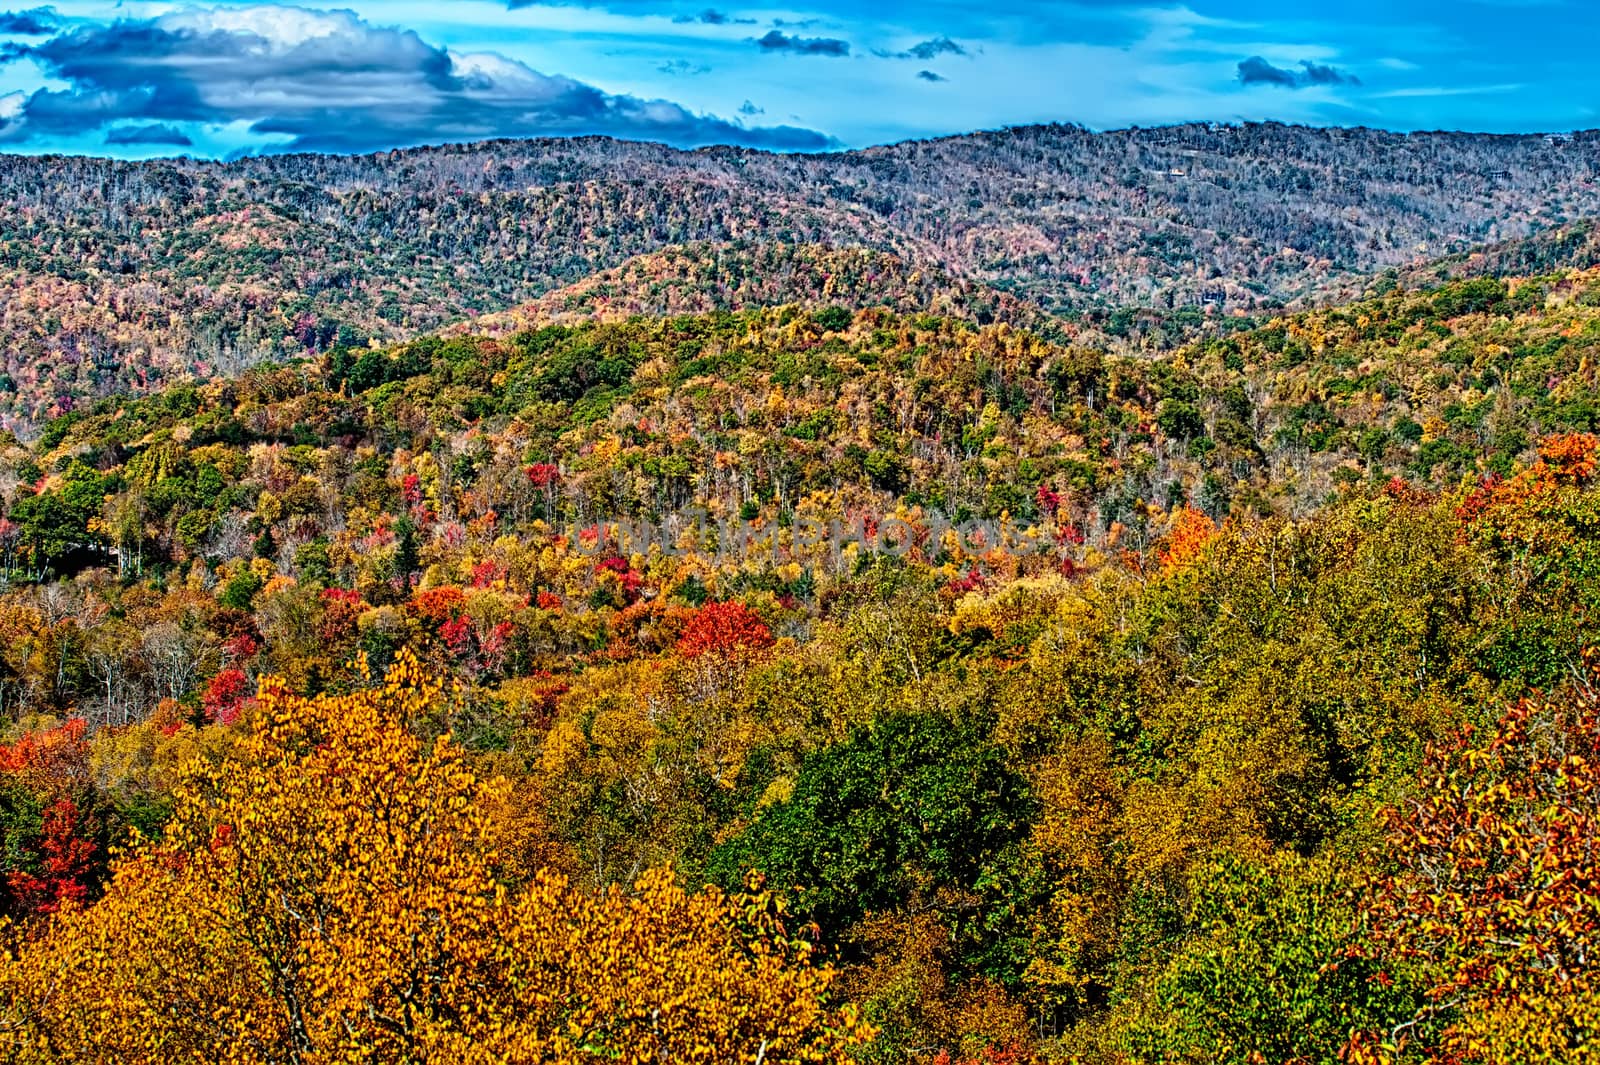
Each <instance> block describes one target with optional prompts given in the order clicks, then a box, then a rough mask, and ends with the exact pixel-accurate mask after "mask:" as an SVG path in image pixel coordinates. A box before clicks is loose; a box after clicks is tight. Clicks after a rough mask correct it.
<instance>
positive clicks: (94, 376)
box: [0, 125, 1600, 428]
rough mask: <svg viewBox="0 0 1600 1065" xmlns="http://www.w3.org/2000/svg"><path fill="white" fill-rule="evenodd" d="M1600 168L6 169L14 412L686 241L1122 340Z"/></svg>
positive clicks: (647, 161)
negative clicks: (831, 266) (855, 265)
mask: <svg viewBox="0 0 1600 1065" xmlns="http://www.w3.org/2000/svg"><path fill="white" fill-rule="evenodd" d="M1597 155H1600V136H1597V135H1595V134H1590V133H1584V134H1577V135H1574V136H1572V137H1562V138H1545V137H1535V136H1520V137H1502V136H1493V137H1491V136H1475V135H1468V134H1412V135H1399V134H1390V133H1382V132H1376V131H1371V130H1318V129H1306V128H1299V127H1286V126H1278V125H1250V126H1241V127H1232V126H1224V127H1216V126H1203V125H1190V126H1177V127H1170V128H1162V129H1153V130H1137V129H1135V130H1125V131H1116V132H1110V133H1090V132H1088V131H1085V130H1082V129H1078V128H1073V127H1059V126H1051V127H1028V128H1019V129H1011V130H1003V131H998V132H994V133H982V134H973V135H970V136H964V137H955V138H948V139H944V140H938V141H928V142H910V143H905V144H899V145H891V146H887V147H882V148H873V149H868V150H865V151H858V152H846V153H838V154H830V155H811V156H807V155H771V154H764V153H760V152H755V151H749V150H734V149H705V150H700V151H694V152H681V151H675V150H672V149H668V148H664V147H660V146H657V145H645V144H631V143H621V142H615V141H610V140H605V139H581V140H572V141H525V142H523V141H518V142H494V143H486V144H480V145H470V146H457V147H444V148H432V149H419V150H412V151H404V152H388V153H382V154H379V155H372V156H364V157H330V156H275V157H268V158H256V159H243V160H238V161H235V162H229V163H203V162H193V161H182V160H169V161H158V162H149V163H121V162H111V161H106V160H95V159H77V158H61V157H40V158H24V157H16V156H8V157H6V158H4V159H3V160H0V192H3V196H0V328H3V329H4V336H5V347H4V351H3V366H0V375H3V376H0V405H3V408H4V409H3V410H0V416H3V417H4V418H5V419H6V421H7V423H8V424H12V425H17V426H18V427H21V428H26V426H27V425H28V424H32V423H35V422H36V421H37V420H38V419H40V418H42V417H47V416H48V415H50V414H51V413H60V412H61V411H64V410H66V409H69V408H70V407H71V406H72V405H73V404H74V403H77V402H79V401H81V400H84V399H93V398H96V397H99V396H104V395H108V394H111V393H114V392H117V391H121V390H125V389H130V388H131V389H135V390H143V389H149V388H152V387H155V386H157V385H158V384H159V383H160V382H161V381H163V380H166V379H169V378H173V377H182V376H184V375H187V374H190V373H193V374H197V375H198V376H200V377H202V378H204V377H209V376H212V375H216V374H222V375H227V374H229V373H232V372H236V371H237V370H239V369H241V368H243V367H245V366H248V365H251V364H254V363H256V362H260V361H275V360H283V359H287V358H292V357H295V356H296V355H307V354H318V353H321V352H324V351H326V350H328V349H329V348H330V347H332V346H333V345H334V344H336V343H339V342H341V341H342V342H345V343H347V344H357V345H360V344H365V343H367V342H368V341H369V340H377V341H378V342H380V343H388V342H393V341H396V340H400V339H404V338H407V337H412V336H417V335H421V334H423V333H427V332H430V331H434V330H437V329H440V328H442V327H444V326H446V325H448V324H450V323H452V322H456V321H461V320H464V319H468V318H471V317H474V316H477V315H481V314H489V313H494V312H501V311H506V310H509V309H511V308H514V307H517V306H520V305H523V304H526V303H528V302H530V301H533V300H537V299H539V298H541V297H544V296H545V295H547V294H548V293H550V292H552V291H554V290H556V289H559V288H561V287H563V286H565V285H570V284H573V283H575V282H579V281H581V280H582V279H584V278H587V277H590V276H592V275H595V274H597V273H600V272H602V271H606V270H612V269H617V268H620V267H622V265H623V264H624V263H627V262H628V260H630V259H633V258H635V257H637V256H640V255H650V254H654V253H657V252H660V251H661V250H662V249H665V248H669V247H673V246H681V245H721V244H729V245H734V246H740V245H743V246H749V245H758V244H766V243H781V244H817V245H824V246H828V247H833V248H865V249H870V250H873V251H877V252H881V253H886V254H889V255H892V256H894V257H896V258H897V259H898V260H899V261H901V262H903V263H905V264H906V266H907V268H908V269H912V270H916V271H926V272H928V273H929V274H930V275H932V274H938V275H941V276H945V277H949V278H953V279H955V280H956V282H958V283H959V284H960V285H964V286H984V287H987V288H992V289H996V290H999V291H1003V292H1007V293H1010V294H1011V295H1013V296H1015V297H1016V298H1017V299H1020V300H1023V301H1025V302H1027V303H1032V304H1037V305H1038V306H1040V307H1042V308H1043V309H1045V310H1046V311H1048V312H1050V313H1053V314H1058V315H1063V316H1067V317H1075V316H1082V315H1086V316H1089V317H1090V318H1091V319H1092V320H1093V321H1094V322H1099V321H1101V320H1106V319H1110V318H1112V317H1114V316H1115V315H1117V314H1125V313H1127V312H1129V311H1130V310H1138V309H1143V310H1144V311H1146V312H1155V313H1163V314H1189V315H1194V316H1196V317H1197V318H1199V317H1202V316H1201V315H1200V313H1199V311H1197V310H1195V308H1207V309H1209V310H1210V312H1212V313H1214V314H1222V315H1227V314H1231V313H1233V312H1238V311H1251V312H1254V311H1259V310H1261V309H1263V308H1271V307H1274V306H1278V305H1281V304H1284V303H1288V302H1293V301H1296V300H1308V299H1314V298H1316V297H1317V294H1318V293H1321V292H1324V291H1328V290H1329V289H1330V286H1331V287H1332V290H1334V291H1341V288H1340V286H1344V287H1345V288H1348V287H1349V286H1351V285H1352V284H1364V280H1362V279H1364V278H1366V277H1367V276H1369V275H1370V274H1371V273H1372V272H1373V271H1377V270H1382V269H1385V268H1391V267H1393V268H1402V267H1406V266H1408V265H1410V264H1414V263H1418V262H1424V261H1431V260H1434V259H1437V258H1439V257H1440V256H1444V255H1449V254H1453V253H1457V252H1462V251H1465V250H1467V249H1470V248H1474V247H1477V246H1479V245H1485V244H1494V243H1497V242H1504V241H1509V240H1518V239H1521V238H1524V237H1526V236H1527V235H1528V234H1530V233H1535V232H1538V231H1541V230H1545V229H1550V228H1551V227H1558V226H1561V225H1564V224H1567V223H1569V222H1572V221H1574V220H1578V219H1582V218H1584V217H1588V216H1591V215H1595V214H1600V189H1597V188H1596V187H1595V185H1594V183H1593V181H1592V177H1591V175H1592V174H1593V172H1594V169H1595V163H1596V158H1597ZM1517 262H1518V260H1510V261H1508V262H1507V267H1508V268H1514V267H1515V266H1516V264H1517ZM774 295H775V296H781V295H783V293H778V292H774ZM641 306H650V303H649V301H648V300H645V301H644V302H643V303H641ZM1114 331H1115V330H1113V332H1114Z"/></svg>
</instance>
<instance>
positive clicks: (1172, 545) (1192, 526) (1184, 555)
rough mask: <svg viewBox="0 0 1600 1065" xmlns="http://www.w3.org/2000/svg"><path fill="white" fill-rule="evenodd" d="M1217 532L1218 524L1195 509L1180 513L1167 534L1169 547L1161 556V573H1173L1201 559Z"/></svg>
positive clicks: (1174, 518) (1187, 508) (1187, 509)
mask: <svg viewBox="0 0 1600 1065" xmlns="http://www.w3.org/2000/svg"><path fill="white" fill-rule="evenodd" d="M1216 531H1217V526H1216V523H1215V522H1213V521H1212V520H1211V519H1210V518H1208V517H1206V515H1205V514H1204V513H1202V512H1201V511H1199V510H1196V509H1195V508H1194V507H1184V508H1183V509H1182V510H1180V511H1178V513H1177V514H1176V516H1174V517H1173V519H1172V531H1171V532H1169V533H1168V534H1167V546H1166V547H1165V548H1164V549H1163V550H1162V551H1161V552H1160V555H1159V558H1160V560H1161V571H1162V572H1163V573H1172V572H1174V571H1176V570H1180V569H1182V568H1184V567H1185V566H1187V565H1188V564H1189V563H1191V562H1193V561H1194V560H1196V559H1197V558H1199V557H1200V554H1201V552H1202V551H1204V550H1205V547H1206V544H1208V543H1210V542H1211V537H1212V536H1213V535H1214V534H1215V533H1216Z"/></svg>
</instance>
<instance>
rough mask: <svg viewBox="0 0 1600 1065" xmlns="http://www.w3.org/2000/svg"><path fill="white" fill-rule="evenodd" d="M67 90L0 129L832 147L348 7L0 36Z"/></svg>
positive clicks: (282, 143)
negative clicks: (235, 127) (429, 34)
mask: <svg viewBox="0 0 1600 1065" xmlns="http://www.w3.org/2000/svg"><path fill="white" fill-rule="evenodd" d="M23 56H26V57H27V58H29V59H32V60H33V61H34V62H35V63H37V64H38V65H39V66H40V67H41V68H43V70H44V71H45V73H46V74H48V75H49V76H50V77H51V78H52V79H53V80H54V81H58V82H64V83H66V86H67V87H66V88H50V89H40V90H38V91H36V92H34V93H32V94H31V95H30V96H28V97H27V98H26V99H25V100H24V101H23V103H22V105H21V107H20V108H19V109H18V110H17V111H16V112H15V113H14V114H12V115H10V116H9V117H7V118H4V119H0V143H12V144H18V143H27V142H29V141H31V140H36V139H38V138H41V137H48V136H72V135H81V134H84V133H90V132H93V131H96V130H100V129H105V128H107V127H111V126H112V125H114V124H119V123H123V124H126V123H146V124H166V125H174V126H175V128H176V127H181V124H183V123H203V124H223V123H243V124H245V125H246V126H247V127H248V128H249V129H251V130H252V131H253V132H255V133H257V134H263V135H276V136H277V138H279V142H278V143H277V144H275V145H274V146H273V148H274V150H293V151H331V152H364V151H377V150H382V149H386V148H394V147H402V146H408V145H417V144H434V143H442V142H448V141H470V140H481V139H485V138H492V137H536V136H576V135H585V134H602V135H607V136H614V137H622V138H632V139H642V140H655V141H664V142H666V143H669V144H676V145H682V146H695V145H705V144H719V143H723V144H740V145H747V146H751V147H761V148H774V149H800V150H815V149H822V148H827V147H831V146H832V145H833V143H834V142H833V141H832V139H831V138H829V137H827V136H825V135H823V134H821V133H818V132H816V131H814V130H808V129H800V128H797V127H793V126H775V127H758V128H746V127H744V126H742V125H739V124H737V123H734V122H729V121H727V120H725V119H721V118H717V117H715V116H710V115H697V114H694V113H693V112H691V111H689V110H687V109H686V108H684V107H683V106H682V105H680V104H676V103H673V102H671V101H667V100H643V99H639V98H637V97H633V96H626V95H614V94H610V93H606V92H603V91H601V90H600V89H597V88H595V87H594V86H591V85H586V84H584V83H582V82H579V81H575V80H573V79H571V78H567V77H561V76H558V75H548V74H542V73H539V72H538V71H535V70H532V69H531V68H529V67H527V66H526V65H524V64H522V63H519V62H516V61H514V60H511V59H507V58H505V57H504V56H500V55H495V54H492V53H477V54H458V53H454V52H450V51H448V50H446V49H444V48H441V47H437V46H434V45H431V44H429V43H427V42H426V41H424V40H423V39H422V38H421V37H420V36H418V35H417V34H416V33H415V32H413V31H410V30H403V29H396V28H387V27H380V26H374V25H371V24H370V23H367V22H365V21H364V20H362V19H361V18H359V17H358V16H356V15H355V14H353V13H351V12H349V11H335V12H322V11H309V10H306V9H303V8H293V7H255V8H214V9H208V10H200V9H182V10H179V11H175V12H173V13H170V14H166V15H162V16H159V17H157V18H152V19H123V20H120V21H117V22H110V23H102V24H95V25H86V26H79V27H76V28H73V29H71V30H69V31H66V32H62V33H59V34H57V35H56V36H53V37H51V38H49V39H48V40H45V41H42V42H39V43H37V44H29V45H21V46H15V45H14V46H12V47H11V48H10V49H9V50H8V51H7V52H4V53H0V62H4V61H10V60H15V59H17V58H21V57H23Z"/></svg>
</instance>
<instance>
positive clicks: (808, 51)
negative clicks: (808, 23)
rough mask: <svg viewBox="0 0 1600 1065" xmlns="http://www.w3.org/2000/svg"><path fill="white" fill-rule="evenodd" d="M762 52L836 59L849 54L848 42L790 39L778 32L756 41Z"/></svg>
mask: <svg viewBox="0 0 1600 1065" xmlns="http://www.w3.org/2000/svg"><path fill="white" fill-rule="evenodd" d="M756 44H758V45H760V47H761V50H762V51H763V52H792V53H794V54H795V55H822V56H832V57H835V58H838V57H840V56H847V55H849V54H850V44H849V42H848V41H841V40H838V39H836V38H833V37H790V36H789V35H788V34H786V33H783V32H782V31H780V30H772V31H770V32H769V33H768V34H767V35H766V36H765V37H762V38H761V39H760V40H758V41H756Z"/></svg>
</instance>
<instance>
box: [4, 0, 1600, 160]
mask: <svg viewBox="0 0 1600 1065" xmlns="http://www.w3.org/2000/svg"><path fill="white" fill-rule="evenodd" d="M0 10H3V9H0ZM1597 30H1600V12H1597V11H1596V9H1595V7H1594V5H1591V4H1589V3H1587V2H1584V0H1452V2H1445V0H1345V2H1342V3H1337V4H1335V3H1326V4H1294V3H1269V2H1266V0H1191V2H1189V3H1185V4H1176V5H1173V4H1160V3H1143V2H1138V3H1121V2H1114V0H1078V2H1075V3H1047V2H1026V0H986V2H983V3H955V2H951V0H917V2H912V0H878V2H875V3H871V4H857V3H843V2H839V0H788V2H781V3H779V4H778V5H776V6H774V5H773V4H771V3H767V2H760V0H750V2H742V0H609V2H591V3H562V2H530V0H428V2H423V0H393V2H379V0H347V2H345V3H342V4H338V5H336V6H327V7H319V6H317V5H314V4H308V5H306V6H292V5H289V4H245V3H226V2H213V3H208V4H203V5H194V4H184V3H141V2H128V0H125V2H123V3H100V2H76V0H61V2H58V3H56V4H55V5H54V6H51V7H46V8H32V9H22V8H12V9H10V11H9V12H8V13H6V14H0V150H6V151H13V152H16V151H22V152H43V151H70V152H88V153H94V154H108V155H119V156H127V157H143V156H151V155H170V154H179V153H187V154H193V155H208V156H226V155H230V154H235V153H241V152H256V151H284V150H302V149H303V150H327V151H369V150H378V149H382V148H388V147H397V146H406V145H411V144H417V143H429V142H437V141H443V140H472V139H479V138H483V137H491V136H538V135H565V134H588V133H603V134H610V135H614V136H619V137H628V138H635V139H647V140H658V141H663V142H666V143H671V144H677V145H684V146H692V145H699V144H710V143H738V144H746V145H750V146H754V147H766V148H776V149H784V150H815V149H827V148H838V147H860V146H865V145H870V144H879V143H886V142H892V141H896V140H901V139H905V138H910V137H927V136H937V135H941V134H947V133H959V132H964V131H968V130H973V129H986V128H994V127H999V126H1005V125H1013V124H1021V123H1032V122H1078V123H1082V124H1085V125H1088V126H1090V127H1093V128H1097V129H1108V128H1118V127H1124V126H1129V125H1157V124H1163V123H1171V122H1181V121H1189V120H1205V121H1224V122H1237V121H1252V120H1263V119H1276V120H1281V121H1286V122H1304V123H1312V124H1318V125H1370V126H1380V127H1385V128H1390V129H1402V130H1409V129H1435V128H1452V129H1470V130H1481V131H1502V132H1524V131H1551V130H1569V129H1575V128H1587V127H1591V126H1597V125H1600V119H1597V118H1596V115H1595V107H1596V106H1597V105H1600V77H1597V75H1596V73H1595V71H1596V69H1597V68H1596V64H1595V63H1594V62H1593V60H1592V59H1591V57H1590V54H1591V51H1592V47H1593V46H1592V41H1593V39H1594V36H1595V33H1596V31H1597Z"/></svg>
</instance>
